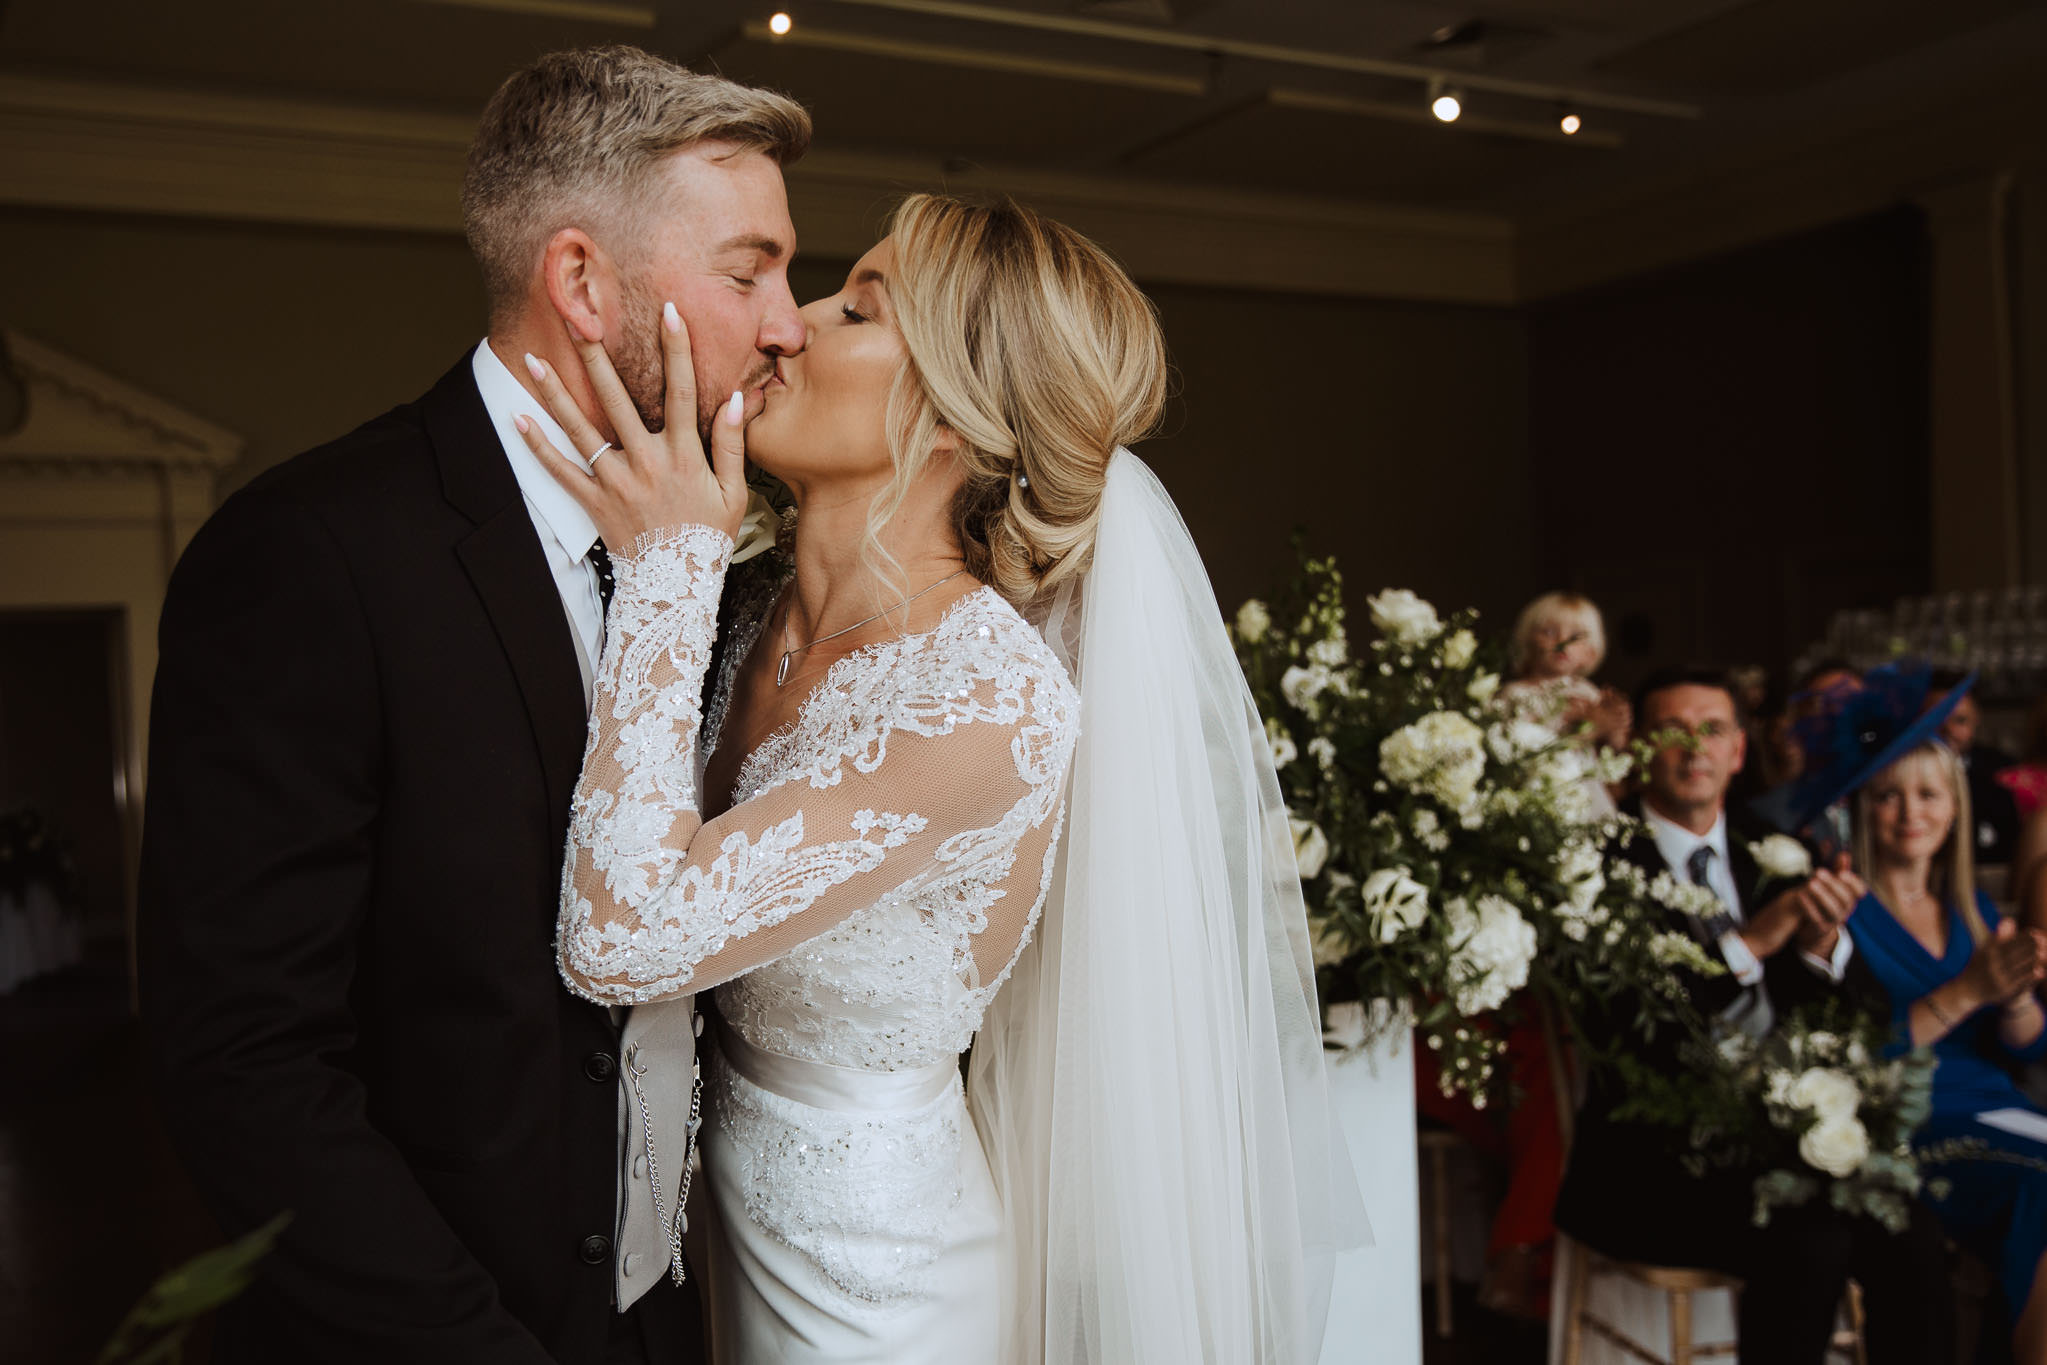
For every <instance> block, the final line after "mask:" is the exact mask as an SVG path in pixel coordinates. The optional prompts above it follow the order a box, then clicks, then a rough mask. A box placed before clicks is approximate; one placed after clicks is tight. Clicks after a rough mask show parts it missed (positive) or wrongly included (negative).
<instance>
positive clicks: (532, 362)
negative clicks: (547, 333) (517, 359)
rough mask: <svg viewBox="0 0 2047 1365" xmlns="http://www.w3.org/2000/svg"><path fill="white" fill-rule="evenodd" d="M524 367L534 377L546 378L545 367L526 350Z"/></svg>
mask: <svg viewBox="0 0 2047 1365" xmlns="http://www.w3.org/2000/svg"><path fill="white" fill-rule="evenodd" d="M526 369H527V370H528V371H529V372H530V373H531V374H532V375H533V377H534V378H535V379H545V378H547V367H546V366H545V365H542V364H541V363H540V362H539V361H538V360H536V359H535V358H534V356H533V352H531V351H528V352H526Z"/></svg>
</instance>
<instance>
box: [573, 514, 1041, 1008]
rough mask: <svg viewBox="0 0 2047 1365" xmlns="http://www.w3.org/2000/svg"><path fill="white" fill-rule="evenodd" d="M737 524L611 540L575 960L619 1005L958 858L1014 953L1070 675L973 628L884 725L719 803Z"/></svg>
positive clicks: (733, 966) (689, 986) (582, 812)
mask: <svg viewBox="0 0 2047 1365" xmlns="http://www.w3.org/2000/svg"><path fill="white" fill-rule="evenodd" d="M730 544H731V543H730V541H729V539H727V538H726V537H724V536H722V535H721V534H719V533H717V532H715V531H713V530H711V529H710V528H707V527H700V526H698V527H685V528H682V529H681V530H679V531H676V532H672V533H660V534H657V535H653V536H648V537H643V538H642V539H641V540H640V541H639V542H637V543H636V544H635V545H634V546H633V547H632V548H631V550H630V551H629V552H628V553H627V554H624V555H621V556H616V557H614V560H613V567H614V572H615V575H616V580H617V588H616V591H615V595H614V596H613V599H612V604H611V611H610V615H609V617H608V620H607V624H606V641H605V647H604V661H603V666H602V668H601V669H600V670H599V672H600V677H599V679H598V683H597V688H596V698H595V706H594V708H593V710H592V713H591V719H590V732H589V739H588V743H587V747H586V749H585V754H584V763H583V775H582V778H581V780H580V781H579V782H578V784H577V787H576V797H575V805H574V808H573V810H572V812H571V814H570V821H569V847H568V855H567V862H566V865H565V866H564V868H563V872H562V899H561V921H560V925H559V934H558V947H559V951H560V958H561V969H562V976H563V979H564V980H565V981H566V982H567V983H568V984H569V986H570V988H571V989H573V990H575V991H576V992H577V993H578V994H580V995H584V996H587V997H589V998H590V999H593V1000H599V1001H603V1002H606V1003H614V1004H639V1003H644V1002H646V1001H650V1000H659V999H664V998H667V997H670V996H675V995H680V994H683V993H685V992H689V991H697V990H704V989H708V988H709V987H711V986H715V985H717V984H718V983H720V982H722V981H726V980H729V979H731V978H732V977H734V976H737V975H739V974H740V973H742V972H745V971H747V970H749V969H751V968H753V967H756V966H759V965H760V964H762V963H764V962H768V961H772V960H773V959H775V958H777V957H780V956H782V955H783V954H784V953H786V952H788V951H789V950H790V949H791V948H793V947H795V946H797V945H798V944H800V943H802V942H803V941H805V940H806V939H809V938H813V937H815V936H816V935H818V934H821V933H824V932H825V931H827V930H829V929H831V928H833V927H835V926H836V925H838V924H839V923H841V922H842V921H844V920H845V919H846V918H847V917H848V916H850V915H852V914H853V913H854V912H855V911H857V910H860V909H862V908H864V907H866V906H869V905H873V904H874V903H876V902H877V901H879V900H881V899H883V898H884V897H886V896H888V895H890V894H898V895H907V894H911V893H913V892H915V891H916V890H918V889H919V888H921V887H924V886H927V885H929V884H930V883H931V882H933V881H936V880H945V879H957V880H960V881H962V882H972V883H974V885H973V886H972V887H971V888H968V889H966V890H964V894H966V895H968V896H969V897H973V898H977V899H978V900H979V901H980V902H981V913H982V914H983V915H984V916H985V920H984V923H983V924H982V925H981V926H980V928H979V930H978V932H976V933H975V934H974V935H973V938H974V943H973V944H972V945H971V947H969V948H967V949H966V950H967V951H970V952H972V954H973V956H974V957H975V959H976V960H977V961H982V962H986V961H988V960H990V959H993V960H996V961H1006V960H1007V957H1008V950H1009V949H1010V948H1011V947H1013V946H1014V944H1015V942H1016V941H1017V939H1018V938H1020V937H1021V935H1022V934H1023V932H1024V930H1025V928H1026V927H1027V924H1028V920H1029V915H1030V913H1031V912H1032V911H1033V910H1034V909H1035V907H1036V904H1037V900H1038V893H1039V889H1040V887H1041V885H1042V883H1043V877H1044V869H1045V864H1046V862H1047V860H1048V858H1049V857H1050V854H1051V851H1052V842H1053V837H1054V832H1055V830H1056V829H1057V824H1058V822H1057V820H1056V819H1055V818H1054V816H1055V813H1056V811H1057V808H1058V803H1059V800H1060V797H1061V794H1062V790H1063V783H1064V778H1065V773H1066V765H1067V762H1068V760H1069V758H1070V756H1071V753H1072V745H1073V736H1074V720H1075V716H1074V711H1075V706H1074V704H1073V700H1072V693H1071V689H1070V686H1068V685H1067V684H1066V683H1065V680H1064V678H1063V676H1061V675H1058V674H1057V673H1056V671H1053V670H1056V666H1050V665H1041V664H1039V663H1038V662H1037V661H1035V660H1033V659H1031V658H1029V657H1024V656H1022V655H1019V654H1018V653H1017V652H1016V651H1015V650H1014V649H1013V648H1012V647H1010V646H1007V645H1005V644H1004V642H1002V641H1001V640H999V639H993V638H991V639H986V640H984V639H982V638H981V637H980V636H978V635H976V636H974V637H973V640H972V642H971V643H963V645H962V648H961V652H960V653H959V654H958V655H956V656H955V657H951V658H946V659H943V660H932V661H931V674H932V676H930V677H929V678H927V679H897V680H895V683H894V687H895V689H896V690H897V691H899V692H900V694H901V695H900V696H898V697H897V700H896V704H894V705H893V706H891V707H890V708H889V722H888V724H887V725H886V726H885V727H883V728H881V729H880V730H879V732H878V733H874V734H863V735H862V736H861V737H860V738H859V739H858V740H856V741H854V742H852V743H849V744H845V745H842V746H839V747H838V748H835V749H827V750H825V751H823V752H821V753H820V754H819V755H818V756H817V757H816V758H815V759H814V760H812V761H811V762H810V763H809V764H808V765H807V766H806V767H803V768H800V769H798V770H796V771H794V772H791V773H788V774H786V775H785V777H784V779H783V780H781V781H780V783H779V785H776V786H774V787H771V788H770V789H768V790H767V791H765V792H762V793H761V794H760V795H758V796H757V797H755V798H754V799H753V800H750V801H746V802H743V803H741V804H739V805H737V806H735V807H734V808H733V809H731V810H729V811H727V812H726V813H725V814H723V815H721V816H719V817H718V818H717V819H716V820H713V821H710V822H708V823H706V822H705V821H704V820H703V818H702V815H701V813H700V802H699V796H698V792H697V786H696V773H697V764H696V748H697V740H698V734H699V730H700V726H701V717H700V715H699V711H700V698H701V696H702V691H703V676H704V666H705V660H706V659H707V658H708V656H709V653H710V645H711V638H712V632H713V627H714V624H715V613H716V610H717V602H718V596H719V585H720V581H721V578H722V573H723V567H724V557H725V555H726V554H728V553H729V551H730ZM939 675H943V676H942V677H941V676H939ZM984 939H985V940H987V941H986V942H985V943H984V942H982V940H984ZM964 965H965V964H962V966H964Z"/></svg>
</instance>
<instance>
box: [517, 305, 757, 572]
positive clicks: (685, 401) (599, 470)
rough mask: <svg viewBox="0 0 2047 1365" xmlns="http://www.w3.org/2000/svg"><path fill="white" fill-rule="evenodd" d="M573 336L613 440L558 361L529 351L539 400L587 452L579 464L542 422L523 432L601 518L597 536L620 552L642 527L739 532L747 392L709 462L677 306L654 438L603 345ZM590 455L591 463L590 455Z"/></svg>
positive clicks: (524, 423)
mask: <svg viewBox="0 0 2047 1365" xmlns="http://www.w3.org/2000/svg"><path fill="white" fill-rule="evenodd" d="M569 338H570V341H571V342H572V344H573V345H574V346H575V348H576V354H577V355H578V356H579V357H580V358H581V360H582V364H583V372H584V373H585V374H586V375H588V376H589V380H590V389H591V391H592V393H593V394H594V395H595V396H596V399H597V404H598V406H599V407H600V408H601V409H602V410H603V413H604V417H605V420H606V421H608V422H609V423H610V424H611V427H612V429H613V430H614V431H616V432H617V433H618V436H617V438H616V440H615V441H614V442H606V441H605V439H604V436H603V435H602V433H600V432H599V431H598V429H597V428H596V427H595V426H594V425H592V424H591V422H590V420H589V418H588V417H586V416H585V415H584V414H583V411H582V409H580V408H579V407H577V406H576V403H575V400H574V399H572V398H570V397H569V393H568V390H567V389H566V388H564V387H563V386H562V382H561V376H560V375H558V374H556V373H555V372H554V367H553V366H551V365H549V364H548V363H547V362H546V361H544V360H540V359H537V358H536V357H534V356H530V355H529V356H527V357H526V367H527V369H528V370H529V371H531V373H532V375H533V380H534V385H535V387H537V388H538V389H539V390H540V397H541V401H543V402H544V403H546V404H547V410H548V412H549V413H550V414H551V415H552V416H553V417H554V420H555V421H556V422H559V423H560V424H561V428H562V430H563V431H564V432H565V433H567V435H568V438H569V442H570V444H572V445H574V446H575V447H576V452H577V453H578V454H580V455H582V456H583V457H584V459H583V462H582V463H581V464H578V463H576V462H575V461H574V460H572V459H570V458H568V457H567V456H566V455H565V454H564V452H562V451H559V450H556V449H555V448H554V446H553V445H552V444H550V443H549V441H548V439H547V438H546V437H545V436H543V435H542V434H541V432H540V424H539V423H538V422H534V421H530V420H528V419H527V418H526V417H524V416H521V417H519V418H518V419H517V422H518V427H519V434H520V435H521V436H523V437H525V438H526V444H527V445H528V446H529V447H531V448H532V451H533V453H534V454H535V455H536V456H538V457H539V458H540V462H541V463H542V464H543V465H545V466H546V467H547V471H548V472H549V473H550V474H552V475H554V477H555V478H556V479H557V480H559V481H560V482H561V485H562V486H563V487H564V488H566V489H568V490H569V494H570V496H572V497H573V498H575V500H576V501H577V502H579V503H581V504H582V505H583V508H584V510H586V511H587V512H589V514H590V519H591V520H592V521H594V522H595V523H596V524H597V534H598V535H600V536H602V537H604V543H605V544H606V545H607V546H608V547H610V548H611V550H612V551H613V552H614V553H618V552H622V551H624V550H626V548H627V547H628V546H630V545H631V544H632V542H633V539H634V537H636V536H638V535H641V534H642V533H644V532H647V531H658V530H664V529H667V528H670V527H676V526H685V525H689V524H692V523H699V524H702V525H705V526H715V527H717V528H718V529H719V530H721V531H723V532H725V533H726V534H727V535H737V534H738V532H739V523H740V520H741V518H742V517H744V515H745V513H746V433H745V428H744V422H745V409H744V395H743V394H739V393H735V394H733V395H732V397H731V399H730V400H729V401H727V402H726V403H725V404H724V405H723V406H721V407H720V408H719V410H718V416H717V418H716V420H714V421H713V422H712V424H711V458H710V459H709V460H708V461H707V460H705V458H704V447H703V443H702V441H700V440H699V439H698V437H697V395H696V370H695V367H694V366H693V365H692V364H691V363H690V353H689V329H688V328H686V327H685V326H684V325H683V322H682V317H681V315H680V314H679V313H677V312H676V311H675V305H674V304H672V303H670V304H665V305H663V307H662V310H661V360H662V365H663V367H664V373H665V379H664V384H663V398H662V411H663V414H664V427H663V430H662V431H661V433H660V434H659V435H655V434H652V433H650V432H648V430H647V428H646V426H645V424H644V423H642V422H641V421H640V414H639V410H638V409H637V408H635V407H634V406H633V400H632V398H631V396H630V395H629V394H627V393H626V390H625V385H624V384H622V383H621V382H620V381H619V378H618V372H617V371H616V370H614V369H612V367H611V357H610V356H608V355H606V354H605V351H604V344H603V343H602V342H598V341H587V340H585V339H584V338H582V337H581V336H578V335H577V334H576V333H575V331H574V330H573V329H571V330H570V332H569ZM592 455H595V457H596V458H595V459H594V460H592V459H591V458H589V457H590V456H592Z"/></svg>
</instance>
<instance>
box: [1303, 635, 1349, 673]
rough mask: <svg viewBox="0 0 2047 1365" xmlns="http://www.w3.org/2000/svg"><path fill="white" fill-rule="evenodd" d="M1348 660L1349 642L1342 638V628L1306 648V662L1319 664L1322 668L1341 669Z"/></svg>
mask: <svg viewBox="0 0 2047 1365" xmlns="http://www.w3.org/2000/svg"><path fill="white" fill-rule="evenodd" d="M1348 658H1350V641H1349V640H1348V639H1347V638H1346V637H1345V636H1344V633H1343V627H1342V626H1338V627H1337V628H1336V629H1335V630H1334V631H1332V632H1330V634H1329V635H1327V636H1326V637H1324V638H1323V639H1320V640H1317V641H1316V642H1315V643H1314V644H1312V645H1309V646H1308V662H1309V663H1315V664H1321V665H1322V666H1323V667H1324V668H1341V667H1343V664H1344V661H1345V660H1346V659H1348Z"/></svg>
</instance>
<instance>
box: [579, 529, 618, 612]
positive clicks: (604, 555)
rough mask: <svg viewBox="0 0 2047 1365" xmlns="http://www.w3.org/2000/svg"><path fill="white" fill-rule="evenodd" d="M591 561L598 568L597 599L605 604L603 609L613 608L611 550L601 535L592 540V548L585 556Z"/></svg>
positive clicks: (593, 566) (591, 564) (591, 565)
mask: <svg viewBox="0 0 2047 1365" xmlns="http://www.w3.org/2000/svg"><path fill="white" fill-rule="evenodd" d="M583 557H584V558H585V559H587V560H589V561H590V567H591V568H593V569H595V570H597V599H598V601H600V602H602V603H603V604H604V606H603V610H605V611H609V610H611V590H612V586H613V584H612V581H611V551H609V550H607V549H605V548H604V541H603V539H602V538H601V537H600V538H599V539H597V540H593V541H591V542H590V549H589V552H588V553H587V554H585V555H584V556H583Z"/></svg>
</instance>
